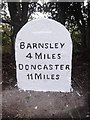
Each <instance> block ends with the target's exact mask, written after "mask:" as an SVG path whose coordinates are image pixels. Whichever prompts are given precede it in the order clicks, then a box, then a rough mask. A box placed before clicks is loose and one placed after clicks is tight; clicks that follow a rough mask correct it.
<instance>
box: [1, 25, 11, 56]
mask: <svg viewBox="0 0 90 120" xmlns="http://www.w3.org/2000/svg"><path fill="white" fill-rule="evenodd" d="M10 35H11V32H10V26H9V25H7V24H2V53H3V54H4V53H11V39H10Z"/></svg>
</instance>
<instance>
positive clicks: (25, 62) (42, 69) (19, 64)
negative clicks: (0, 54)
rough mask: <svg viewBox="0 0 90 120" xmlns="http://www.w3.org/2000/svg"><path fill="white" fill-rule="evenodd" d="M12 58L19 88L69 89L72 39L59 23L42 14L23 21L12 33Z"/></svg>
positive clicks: (64, 90) (66, 90)
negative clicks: (42, 16)
mask: <svg viewBox="0 0 90 120" xmlns="http://www.w3.org/2000/svg"><path fill="white" fill-rule="evenodd" d="M15 59H16V77H17V84H18V87H19V88H20V89H23V90H34V91H57V92H59V91H61V92H70V89H71V69H72V40H71V37H70V33H69V32H68V30H67V29H66V28H65V27H64V26H63V25H62V24H60V23H58V22H56V21H54V20H51V19H46V18H44V19H36V20H32V21H30V22H28V23H26V24H25V25H24V26H23V27H22V28H21V30H20V31H19V32H18V34H17V37H16V42H15Z"/></svg>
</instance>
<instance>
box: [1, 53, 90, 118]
mask: <svg viewBox="0 0 90 120" xmlns="http://www.w3.org/2000/svg"><path fill="white" fill-rule="evenodd" d="M13 61H14V60H13V59H12V58H11V57H10V55H9V54H7V55H3V64H2V66H3V67H2V68H3V71H2V76H3V79H2V83H3V86H2V119H3V120H4V119H5V118H6V120H8V119H11V120H13V119H15V120H17V119H20V118H23V120H24V118H27V119H30V118H71V119H74V118H79V119H82V118H86V119H87V118H90V113H89V106H88V93H89V89H88V83H89V82H88V66H89V62H88V61H87V60H86V59H83V58H82V57H81V56H78V57H77V56H74V57H73V65H72V66H73V70H72V88H73V91H71V92H70V93H62V92H35V91H21V90H20V89H18V87H17V82H16V78H15V76H16V75H15V71H16V67H15V62H13Z"/></svg>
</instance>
